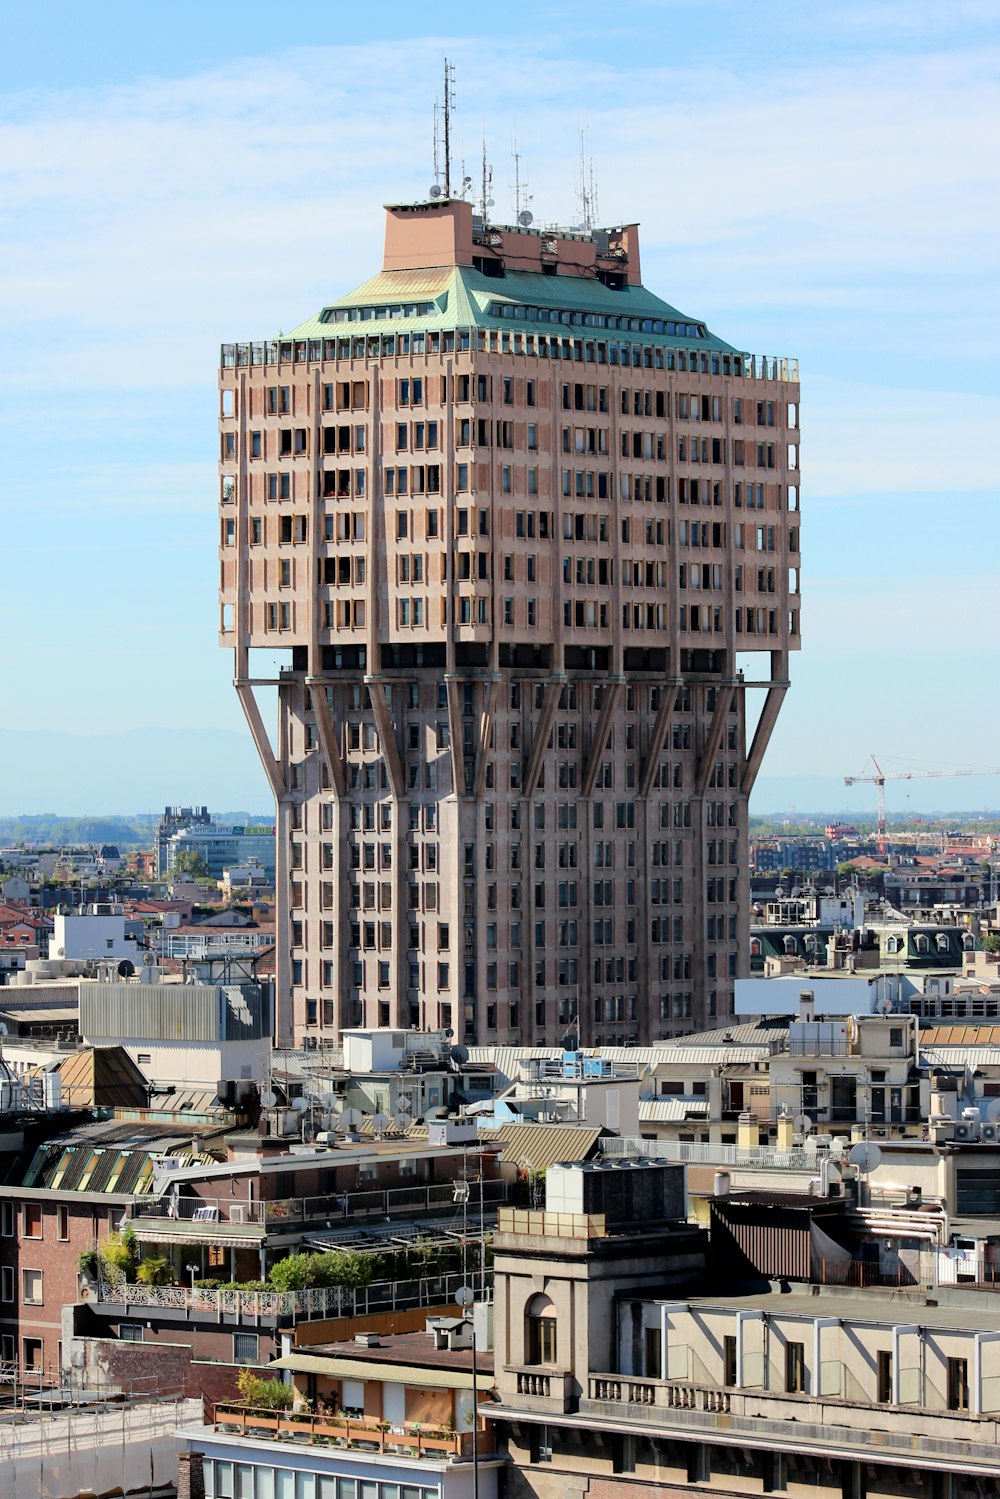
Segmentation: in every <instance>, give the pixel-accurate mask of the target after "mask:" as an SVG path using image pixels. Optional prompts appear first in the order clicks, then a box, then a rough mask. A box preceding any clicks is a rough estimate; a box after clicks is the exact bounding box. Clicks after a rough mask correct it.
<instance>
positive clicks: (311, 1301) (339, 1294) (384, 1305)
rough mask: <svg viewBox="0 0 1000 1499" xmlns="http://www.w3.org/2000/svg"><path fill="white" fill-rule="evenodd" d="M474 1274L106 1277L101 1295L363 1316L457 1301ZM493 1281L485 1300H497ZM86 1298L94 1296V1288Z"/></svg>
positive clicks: (162, 1303) (248, 1313)
mask: <svg viewBox="0 0 1000 1499" xmlns="http://www.w3.org/2000/svg"><path fill="white" fill-rule="evenodd" d="M468 1280H469V1276H468V1275H463V1274H462V1273H461V1272H453V1273H451V1274H449V1275H436V1276H427V1277H425V1278H424V1279H422V1280H385V1281H375V1282H373V1284H372V1285H370V1286H322V1287H315V1288H313V1289H311V1290H305V1291H254V1290H249V1289H248V1290H246V1291H230V1290H217V1291H212V1290H207V1289H203V1288H202V1287H200V1286H195V1287H193V1288H192V1287H190V1286H141V1285H125V1284H121V1285H110V1284H109V1283H108V1282H106V1281H102V1282H101V1284H100V1285H99V1286H98V1287H97V1291H96V1300H97V1301H99V1302H110V1303H116V1304H124V1305H125V1306H127V1307H132V1308H140V1307H145V1308H148V1309H149V1310H156V1311H175V1312H189V1313H190V1312H198V1313H203V1314H204V1313H208V1314H209V1315H211V1316H217V1317H222V1316H229V1317H239V1318H240V1319H241V1320H242V1321H248V1322H255V1321H260V1320H261V1319H270V1318H288V1319H291V1320H305V1321H308V1320H310V1319H314V1318H323V1317H362V1316H366V1315H368V1314H369V1313H370V1312H379V1311H394V1310H396V1309H397V1308H405V1307H421V1306H428V1307H429V1306H451V1305H454V1304H455V1296H456V1294H457V1292H458V1290H459V1288H460V1287H461V1286H463V1285H465V1284H467V1283H468ZM492 1296H493V1292H492V1289H490V1288H489V1287H487V1289H486V1291H485V1293H484V1297H483V1299H484V1300H492ZM86 1299H94V1293H91V1295H90V1296H89V1297H88V1298H86Z"/></svg>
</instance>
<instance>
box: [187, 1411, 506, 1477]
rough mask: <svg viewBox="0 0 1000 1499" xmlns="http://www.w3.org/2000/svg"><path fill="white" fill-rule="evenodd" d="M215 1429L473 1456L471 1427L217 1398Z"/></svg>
mask: <svg viewBox="0 0 1000 1499" xmlns="http://www.w3.org/2000/svg"><path fill="white" fill-rule="evenodd" d="M206 1414H207V1419H208V1421H209V1424H210V1425H213V1426H214V1427H215V1429H216V1430H217V1431H220V1432H226V1433H233V1432H238V1433H239V1434H240V1435H241V1436H246V1437H264V1438H273V1439H274V1440H275V1441H282V1440H285V1441H287V1440H289V1439H290V1440H292V1441H300V1442H301V1441H305V1442H315V1443H317V1444H319V1445H323V1446H329V1445H330V1444H331V1443H332V1444H333V1445H335V1446H340V1447H349V1448H353V1449H354V1450H355V1451H357V1452H359V1453H380V1454H385V1455H388V1456H407V1457H415V1458H434V1459H437V1460H438V1461H439V1462H441V1461H444V1462H468V1461H471V1459H472V1448H473V1434H472V1432H471V1431H447V1430H445V1429H443V1428H441V1427H436V1426H432V1425H428V1426H423V1425H420V1424H417V1423H416V1422H409V1421H408V1422H404V1423H403V1425H401V1426H390V1424H389V1423H388V1422H387V1421H373V1420H370V1419H368V1418H364V1417H359V1418H358V1419H354V1418H352V1417H349V1416H314V1415H307V1414H304V1413H303V1414H300V1413H298V1412H296V1411H260V1410H254V1409H253V1408H252V1407H250V1406H247V1405H237V1404H233V1403H231V1402H229V1401H218V1402H217V1403H216V1404H215V1405H214V1406H212V1407H210V1409H209V1411H208V1412H207V1413H206ZM478 1449H479V1456H480V1457H492V1456H493V1453H494V1446H493V1437H492V1435H491V1433H490V1432H489V1430H488V1429H486V1428H483V1427H481V1429H480V1431H479V1433H478Z"/></svg>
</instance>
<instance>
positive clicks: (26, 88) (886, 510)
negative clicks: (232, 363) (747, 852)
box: [0, 0, 1000, 813]
mask: <svg viewBox="0 0 1000 1499" xmlns="http://www.w3.org/2000/svg"><path fill="white" fill-rule="evenodd" d="M0 25H2V35H3V37H4V46H3V48H2V49H0V268H2V275H0V326H2V327H3V330H4V337H3V340H2V343H0V397H2V399H0V454H2V458H3V462H2V466H0V495H2V500H3V513H4V522H5V523H4V530H3V543H4V546H3V550H4V564H5V565H4V570H3V579H4V583H3V588H2V589H0V629H2V630H3V632H4V637H5V639H6V640H7V642H8V646H7V649H6V650H5V651H4V653H3V659H4V662H5V667H6V670H5V673H4V678H5V680H4V688H5V690H4V695H3V696H4V707H5V712H4V720H5V727H6V729H7V730H8V731H14V732H12V733H8V735H7V736H6V740H5V741H0V811H4V812H6V811H17V810H40V809H47V808H56V809H59V810H66V811H97V810H122V811H127V810H142V809H145V808H147V807H155V806H156V805H158V804H161V803H164V802H167V801H171V800H182V801H202V800H206V799H208V797H207V794H204V793H203V791H202V787H201V785H200V784H199V779H200V778H201V777H202V776H203V777H204V780H205V782H206V783H210V784H211V785H213V786H215V785H217V784H219V782H220V781H221V782H222V784H223V785H225V786H228V787H231V788H232V793H231V795H230V796H228V797H227V798H226V800H227V802H228V803H229V804H231V805H246V806H248V807H254V808H257V809H259V810H264V809H266V807H267V803H268V799H267V794H266V791H265V788H264V783H263V778H262V776H261V775H260V773H259V770H258V769H257V765H256V761H255V757H254V754H253V751H252V748H251V745H250V743H249V738H248V736H247V734H246V732H245V730H244V728H243V725H242V719H241V717H240V715H239V710H238V707H237V704H236V702H235V699H234V696H233V693H232V689H231V687H230V685H229V683H230V675H231V669H230V662H229V660H228V659H227V656H226V654H225V653H224V652H223V651H221V650H220V649H219V648H218V647H217V645H216V643H215V628H216V621H217V606H216V593H215V590H216V567H217V563H216V552H215V545H216V519H215V509H214V504H215V494H216V484H215V478H214V473H215V462H214V461H215V453H216V439H215V412H216V397H215V371H216V364H217V358H218V345H219V343H220V342H221V341H222V340H228V339H233V338H246V337H261V336H265V335H268V334H270V333H272V332H274V331H275V330H277V329H278V328H281V327H290V326H292V325H294V324H295V323H296V322H298V321H299V320H301V319H302V318H303V317H304V316H306V315H308V314H309V313H310V312H312V311H314V310H315V309H316V308H317V307H318V306H319V305H320V304H321V303H323V302H324V301H326V300H329V299H330V298H332V297H333V296H335V295H337V294H338V293H341V292H344V291H346V290H348V289H349V288H350V287H351V286H352V285H354V284H356V283H357V282H358V281H360V280H362V279H364V277H365V276H366V275H367V274H368V273H369V272H370V271H371V270H372V269H374V268H376V267H377V266H378V264H379V261H380V254H381V234H382V208H381V205H382V204H383V203H384V202H386V201H388V200H389V199H391V198H394V197H397V196H400V197H408V196H416V195H419V194H422V193H423V192H424V191H425V190H426V187H427V185H428V183H429V181H430V180H431V142H430V135H431V106H432V102H433V99H434V97H435V94H436V93H437V92H439V72H440V63H441V58H442V55H443V53H444V52H445V51H447V53H448V55H449V56H451V57H452V58H453V59H454V61H455V63H456V66H457V134H458V137H459V144H460V149H463V148H464V150H465V153H466V157H467V160H468V163H469V164H470V166H471V164H472V163H473V162H475V161H476V160H477V159H478V153H479V150H480V140H481V136H482V133H483V129H484V127H485V130H486V134H487V138H488V141H489V147H490V154H491V156H492V158H493V161H494V165H495V178H494V180H495V196H496V199H497V204H498V209H497V211H498V213H499V212H500V211H501V210H502V209H503V208H504V207H505V206H506V204H507V199H508V197H509V193H508V190H507V181H508V176H509V174H510V157H509V153H510V149H511V143H512V139H513V136H514V134H515V131H516V134H517V137H518V138H519V140H520V143H521V150H522V152H523V157H524V160H525V163H526V167H527V171H528V175H529V178H530V190H531V192H532V194H533V198H534V201H533V203H532V207H533V209H534V211H535V213H536V218H538V219H539V220H542V221H546V220H561V221H563V222H565V221H566V220H568V219H569V218H570V217H571V215H572V213H573V210H574V206H575V205H574V197H573V186H574V175H575V170H576V162H577V157H578V151H579V142H578V131H579V129H580V128H581V127H585V128H586V130H587V142H588V149H589V151H590V153H591V154H592V155H593V157H594V161H595V168H596V172H597V178H598V184H599V196H600V216H601V217H602V218H604V219H606V220H607V221H609V222H611V221H621V220H622V219H629V218H632V217H638V218H639V219H640V220H641V223H642V250H643V272H644V279H645V280H646V282H647V284H649V285H650V286H651V287H652V288H653V289H654V290H655V291H657V292H658V293H660V294H661V295H663V296H664V297H666V298H667V299H668V300H669V301H671V302H673V303H675V304H676V305H677V306H678V307H681V308H682V309H685V310H686V311H689V312H690V313H691V314H692V315H695V316H698V317H702V318H704V319H706V321H707V322H708V323H709V325H710V326H711V327H712V328H713V329H714V330H716V331H717V332H719V333H720V334H722V335H723V336H724V337H725V338H727V339H729V340H730V341H731V342H733V343H736V344H739V345H742V346H743V347H746V348H747V349H750V350H752V351H755V352H758V353H779V354H789V355H795V356H797V357H798V358H799V359H800V361H801V366H802V376H803V398H802V425H803V454H802V460H803V551H804V557H803V597H804V603H803V611H802V613H803V643H804V649H803V650H802V652H801V653H800V655H799V656H798V658H797V659H796V660H795V661H794V662H793V688H792V691H791V693H790V694H789V698H788V702H787V706H786V708H785V709H784V713H783V716H782V719H781V721H780V724H779V727H778V730H777V731H776V734H775V737H774V740H773V743H772V748H771V751H770V753H769V756H768V759H767V761H766V762H765V769H764V776H763V778H762V781H761V789H760V795H759V796H758V797H757V798H756V804H757V808H758V809H759V810H762V811H763V810H770V809H771V808H772V807H775V808H778V807H780V808H788V807H791V806H796V805H797V806H798V807H799V808H806V807H808V806H812V805H815V806H831V805H837V806H841V807H845V808H852V807H853V808H855V809H856V810H857V811H858V812H859V813H860V812H861V811H863V810H865V809H867V808H868V806H869V802H870V796H869V795H868V793H867V792H866V790H865V788H861V789H860V790H859V791H857V792H853V793H849V792H845V791H843V789H842V788H840V787H839V782H840V780H841V779H842V777H843V775H844V774H845V773H848V772H855V771H859V770H861V768H862V767H863V765H864V762H865V760H866V759H867V757H868V755H869V753H871V752H872V751H874V752H875V753H876V754H877V755H879V756H880V757H882V756H884V757H885V758H886V760H888V761H893V762H895V763H896V764H897V765H900V766H902V765H913V766H915V765H918V764H920V765H926V766H959V765H971V766H977V767H986V766H993V765H996V764H1000V734H998V727H1000V724H998V719H1000V695H998V694H997V692H996V690H995V645H994V642H995V641H996V639H997V637H998V625H1000V608H998V589H997V585H996V582H995V574H996V566H995V552H996V544H997V539H998V526H997V458H996V437H995V435H996V433H997V431H998V428H1000V423H998V420H997V417H998V412H1000V393H998V377H997V359H996V355H997V342H998V340H997V331H998V330H997V306H998V289H997V265H998V255H997V245H998V243H1000V234H998V228H1000V224H998V219H1000V206H998V205H1000V191H998V187H1000V183H998V176H1000V169H998V160H997V152H998V146H997V142H998V140H1000V130H998V128H997V127H998V119H997V114H998V110H997V99H998V93H997V74H998V61H1000V11H998V8H997V7H996V5H995V4H994V3H992V0H991V3H979V0H954V3H952V4H950V5H948V6H942V5H940V4H939V3H937V0H935V3H924V0H912V3H904V0H883V3H878V0H867V3H865V4H856V3H852V0H845V3H842V4H839V5H838V6H836V7H834V6H829V5H817V4H805V5H803V4H801V3H799V4H786V3H784V0H781V3H771V4H763V3H762V4H758V5H748V4H746V3H745V0H743V3H739V4H727V3H713V0H699V3H692V4H684V3H680V0H624V3H622V4H621V5H619V6H618V7H616V8H610V7H608V6H607V5H606V4H601V5H596V4H590V3H588V0H581V3H574V4H572V5H569V4H567V5H563V4H549V5H545V4H543V5H540V6H539V5H525V4H520V3H514V4H508V5H506V6H505V7H503V8H502V10H497V9H496V8H492V9H491V8H487V7H475V8H474V7H469V6H468V5H467V4H464V5H462V6H458V5H451V4H445V5H440V4H439V5H437V6H435V7H433V9H432V10H428V9H427V8H423V9H419V8H417V7H413V6H402V5H398V4H396V3H391V0H390V3H387V4H383V5H381V6H379V7H367V8H366V7H357V8H347V7H341V6H330V5H329V4H327V5H318V4H315V5H314V4H295V3H292V4H290V5H287V6H285V7H275V6H273V5H267V6H265V5H261V4H257V3H255V0H249V3H242V4H239V5H236V4H232V3H229V0H217V3H216V4H215V5H213V6H205V5H204V4H198V5H194V4H189V3H186V0H175V3H173V4H172V5H170V6H169V7H167V6H163V7H159V8H152V7H145V8H142V9H141V10H140V9H138V8H137V7H135V6H134V4H128V5H125V4H117V3H102V4H100V5H98V6H95V7H81V6H79V5H75V4H74V5H70V4H63V3H44V0H40V3H39V4H37V5H35V6H34V7H26V6H23V5H21V4H17V5H13V4H3V3H0ZM430 27H433V30H432V31H431V30H429V28H430ZM167 727H169V728H170V729H171V731H172V732H171V734H170V736H169V737H168V736H164V738H163V741H162V749H161V748H159V743H160V742H159V740H158V739H157V736H155V735H149V734H144V735H142V736H141V739H140V740H137V739H136V738H135V735H134V731H135V730H147V729H156V728H167ZM200 730H210V731H211V736H210V738H209V739H207V740H206V741H205V749H206V750H207V752H208V754H209V755H210V757H211V765H210V766H208V765H205V764H204V761H205V758H206V756H205V753H204V751H203V749H202V748H200V741H199V739H198V733H199V731H200ZM128 732H132V738H131V739H128V738H122V739H121V741H120V744H121V749H120V755H119V756H117V757H116V755H115V754H114V753H109V754H107V755H103V754H102V755H101V756H95V755H94V754H92V753H83V752H81V753H80V754H79V755H78V756H75V755H74V754H73V753H72V752H69V753H67V754H65V756H62V757H61V758H62V759H63V760H64V761H65V767H66V768H65V775H64V776H63V777H62V778H60V777H59V776H58V775H56V776H53V770H52V756H49V755H43V754H40V753H36V752H35V749H33V748H32V746H35V747H37V745H38V744H39V743H40V742H41V740H40V737H39V736H43V735H46V734H56V733H58V734H60V735H71V736H73V735H75V736H81V735H82V736H88V737H89V738H90V739H91V741H93V740H94V739H95V736H109V735H110V736H115V735H126V734H127V733H128ZM66 742H67V743H68V744H70V745H72V742H73V741H72V740H69V741H66ZM101 742H102V744H103V743H104V740H102V741H101ZM109 742H110V741H109ZM140 742H141V744H142V746H143V750H142V755H141V758H140V759H137V757H136V752H135V749H134V746H135V744H136V743H140ZM184 746H186V748H184ZM94 747H95V746H94V743H93V742H91V744H90V745H89V746H83V747H82V749H89V750H93V749H94ZM95 759H96V761H97V764H96V765H95V763H94V762H95ZM84 766H86V774H85V775H84V774H83V773H82V771H83V767H84ZM973 790H974V791H975V795H973V794H972V793H973ZM907 791H908V793H909V796H910V798H911V802H910V805H911V806H912V807H913V808H917V807H919V806H942V805H955V806H959V805H963V806H969V805H981V804H982V802H983V800H984V799H986V798H987V797H989V798H990V799H991V800H992V803H993V805H998V804H1000V778H998V779H996V780H994V781H992V782H983V783H981V784H980V783H979V782H976V783H975V784H973V783H972V782H971V781H968V782H965V783H963V782H961V781H957V782H947V781H945V782H934V781H931V782H925V783H923V784H922V785H921V784H920V783H909V785H908V786H907V787H906V789H905V790H903V789H901V788H896V792H894V793H893V794H892V795H890V806H892V805H896V806H897V807H900V808H902V807H904V806H905V805H906V793H907ZM966 792H968V793H969V795H968V796H967V795H966ZM897 793H898V794H897ZM126 798H127V800H126Z"/></svg>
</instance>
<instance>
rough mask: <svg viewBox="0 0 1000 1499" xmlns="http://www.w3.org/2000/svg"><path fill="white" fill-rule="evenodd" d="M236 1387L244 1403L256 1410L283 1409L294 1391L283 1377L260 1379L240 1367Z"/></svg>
mask: <svg viewBox="0 0 1000 1499" xmlns="http://www.w3.org/2000/svg"><path fill="white" fill-rule="evenodd" d="M236 1388H237V1389H238V1390H239V1392H240V1399H241V1400H242V1401H243V1404H244V1405H249V1406H251V1407H252V1409H253V1410H258V1411H285V1410H288V1409H289V1408H290V1406H291V1404H292V1401H293V1400H294V1399H295V1391H294V1390H293V1389H292V1387H291V1385H288V1384H285V1382H284V1380H283V1379H261V1378H260V1377H259V1376H258V1375H256V1374H254V1373H252V1371H251V1370H250V1369H241V1370H240V1372H239V1374H237V1376H236Z"/></svg>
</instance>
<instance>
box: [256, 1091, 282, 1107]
mask: <svg viewBox="0 0 1000 1499" xmlns="http://www.w3.org/2000/svg"><path fill="white" fill-rule="evenodd" d="M260 1101H261V1103H262V1104H263V1105H264V1107H265V1109H273V1108H274V1106H275V1104H276V1103H277V1102H278V1095H277V1093H272V1092H271V1090H270V1088H268V1089H267V1091H266V1092H265V1093H262V1094H261V1095H260Z"/></svg>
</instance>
